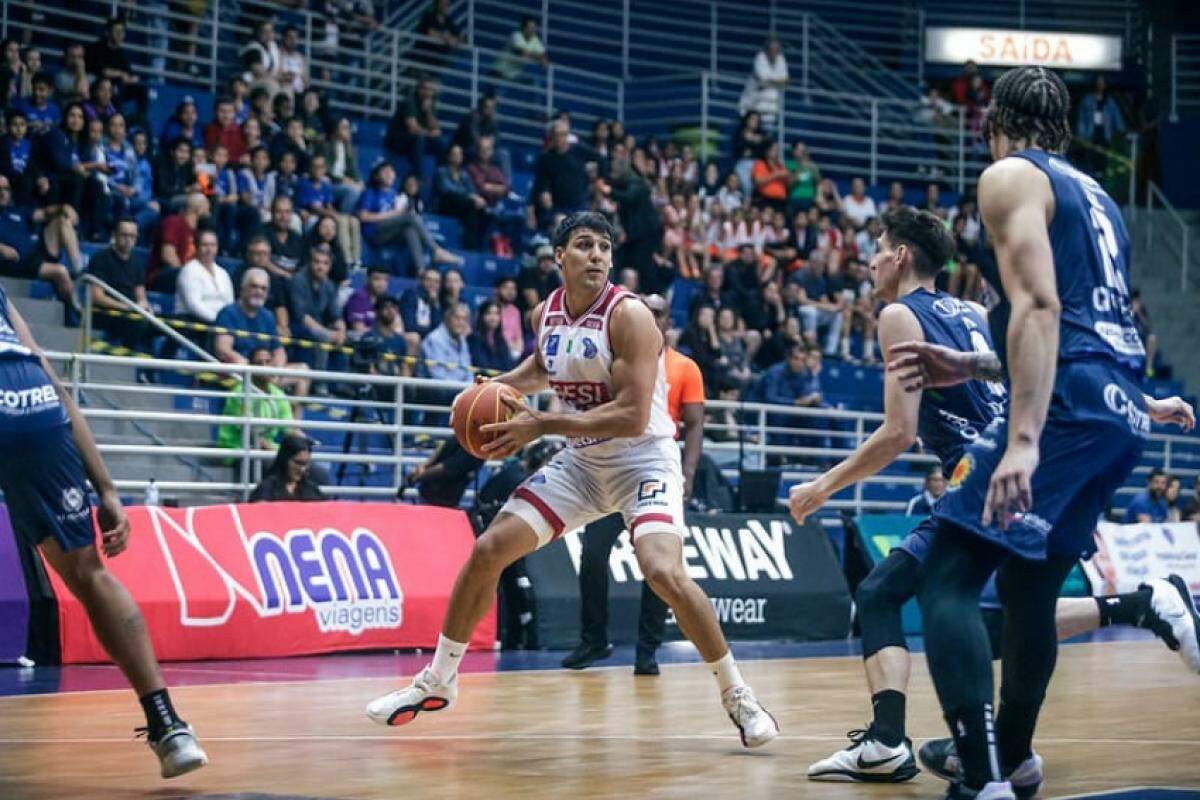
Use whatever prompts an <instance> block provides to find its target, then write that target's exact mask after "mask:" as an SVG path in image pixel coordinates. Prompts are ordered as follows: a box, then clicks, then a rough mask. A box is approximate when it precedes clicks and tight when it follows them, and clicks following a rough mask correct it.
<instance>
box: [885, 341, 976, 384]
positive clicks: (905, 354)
mask: <svg viewBox="0 0 1200 800" xmlns="http://www.w3.org/2000/svg"><path fill="white" fill-rule="evenodd" d="M887 359H888V362H887V369H888V372H896V373H898V376H897V377H899V379H900V384H901V385H902V386H903V387H904V390H905V391H908V392H919V391H921V390H923V389H931V388H936V387H939V386H954V385H956V384H959V383H962V382H963V381H966V380H968V379H969V378H970V377H971V356H970V354H969V353H964V352H961V351H959V350H954V349H952V348H949V347H943V346H942V345H940V344H930V343H929V342H901V343H900V344H897V345H894V346H893V347H892V349H891V350H890V351H889V352H888V354H887Z"/></svg>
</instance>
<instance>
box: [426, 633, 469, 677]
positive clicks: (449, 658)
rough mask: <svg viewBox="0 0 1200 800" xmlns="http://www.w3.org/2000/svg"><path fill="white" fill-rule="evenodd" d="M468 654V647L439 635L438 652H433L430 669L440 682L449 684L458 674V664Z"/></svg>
mask: <svg viewBox="0 0 1200 800" xmlns="http://www.w3.org/2000/svg"><path fill="white" fill-rule="evenodd" d="M466 652H467V645H465V644H464V643H462V642H456V641H454V640H453V639H447V638H446V637H445V636H444V635H443V634H440V633H439V634H438V643H437V650H435V651H433V663H432V664H430V665H429V669H430V671H431V672H433V674H434V676H435V677H436V678H437V679H438V680H439V681H441V682H442V683H449V682H450V681H452V680H454V676H455V675H457V674H458V662H460V661H462V657H463V654H464V653H466Z"/></svg>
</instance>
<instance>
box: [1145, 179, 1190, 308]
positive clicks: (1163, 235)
mask: <svg viewBox="0 0 1200 800" xmlns="http://www.w3.org/2000/svg"><path fill="white" fill-rule="evenodd" d="M1156 202H1157V204H1158V205H1159V206H1161V207H1162V210H1163V211H1165V212H1166V219H1168V220H1170V221H1171V224H1170V225H1168V226H1163V228H1164V229H1162V230H1158V231H1156V230H1155V227H1156V226H1155V224H1154V222H1155V219H1156V217H1157V215H1156V214H1154V213H1153V212H1154V207H1155V203H1156ZM1175 232H1178V234H1179V235H1178V238H1175V237H1174V236H1173V235H1171V234H1174V233H1175ZM1156 233H1158V235H1157V236H1156V235H1155V234H1156ZM1190 237H1191V229H1190V228H1189V226H1188V224H1187V220H1185V219H1184V218H1183V217H1182V216H1181V215H1180V214H1179V212H1178V211H1177V210H1176V209H1175V206H1173V205H1171V201H1169V200H1167V197H1166V195H1164V194H1163V193H1162V189H1160V188H1159V187H1158V184H1157V183H1154V182H1153V181H1150V182H1149V183H1147V184H1146V247H1147V248H1150V247H1151V246H1152V244H1153V243H1154V242H1161V243H1163V244H1166V245H1167V246H1168V247H1170V248H1171V249H1172V250H1174V251H1175V252H1176V253H1178V254H1179V288H1180V290H1182V291H1184V292H1186V291H1187V290H1188V266H1189V262H1190V254H1189V253H1188V243H1189V242H1188V240H1189V239H1190Z"/></svg>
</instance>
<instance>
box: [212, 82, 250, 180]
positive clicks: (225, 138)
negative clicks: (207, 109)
mask: <svg viewBox="0 0 1200 800" xmlns="http://www.w3.org/2000/svg"><path fill="white" fill-rule="evenodd" d="M236 116H237V110H236V108H235V107H234V105H233V100H232V99H231V98H228V97H222V98H220V99H218V100H217V104H216V111H215V118H214V119H213V121H212V122H210V123H208V125H206V126H205V127H204V146H205V147H206V148H207V149H208V152H210V153H211V152H212V151H213V150H215V149H216V147H217V145H218V144H223V145H225V149H226V150H228V151H229V161H230V162H231V163H233V164H240V163H241V161H242V156H243V155H245V154H246V140H245V139H244V138H242V129H241V127H239V126H238V124H237V121H236Z"/></svg>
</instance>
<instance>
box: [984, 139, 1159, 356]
mask: <svg viewBox="0 0 1200 800" xmlns="http://www.w3.org/2000/svg"><path fill="white" fill-rule="evenodd" d="M1011 157H1012V158H1021V159H1024V160H1026V161H1028V162H1029V163H1031V164H1033V165H1034V166H1036V167H1037V168H1038V169H1040V170H1041V171H1042V172H1043V173H1044V174H1045V175H1046V177H1047V178H1048V179H1049V180H1050V188H1051V190H1052V191H1053V192H1054V219H1053V221H1051V223H1050V229H1049V234H1050V245H1051V248H1052V250H1053V253H1054V273H1055V280H1056V282H1057V285H1058V296H1059V299H1060V300H1061V302H1062V317H1061V320H1060V322H1059V339H1058V360H1059V363H1060V364H1061V363H1062V362H1065V361H1073V360H1078V359H1081V358H1094V357H1097V356H1099V357H1102V358H1108V359H1111V360H1113V361H1115V362H1116V363H1118V364H1120V365H1121V366H1123V367H1125V368H1127V369H1130V370H1133V371H1135V372H1137V373H1140V372H1141V371H1142V369H1143V368H1144V366H1145V360H1146V351H1145V348H1144V347H1143V346H1142V339H1141V337H1140V336H1139V335H1138V332H1137V327H1136V326H1135V325H1134V320H1133V308H1132V304H1131V302H1130V299H1129V259H1130V243H1129V233H1128V231H1127V230H1126V229H1125V222H1124V220H1123V219H1122V218H1121V212H1120V210H1119V209H1118V208H1117V204H1116V203H1114V202H1113V200H1112V198H1111V197H1109V196H1108V195H1107V194H1106V193H1105V191H1104V189H1102V188H1101V187H1100V184H1098V183H1096V181H1095V180H1093V179H1092V178H1091V177H1089V176H1088V175H1085V174H1083V173H1082V172H1080V171H1079V170H1077V169H1075V168H1074V167H1072V166H1071V165H1070V164H1069V163H1068V162H1067V160H1066V159H1065V158H1063V157H1062V156H1058V155H1054V154H1053V153H1047V152H1046V151H1044V150H1022V151H1021V152H1019V153H1014V154H1013V155H1012V156H1011ZM988 261H990V262H992V263H986V262H988ZM980 267H981V271H982V272H983V275H984V277H985V278H986V279H987V281H988V283H990V284H992V286H994V287H996V288H997V290H1001V291H1002V287H1001V283H1000V280H999V274H998V272H999V269H998V268H997V267H996V266H995V262H994V259H984V263H981V265H980ZM994 313H995V317H996V321H997V324H998V325H1003V326H1004V328H1007V320H1008V304H1007V302H1004V303H1003V304H1002V307H1001V308H999V309H997V310H995V311H994ZM992 332H993V333H994V334H995V335H996V337H997V338H1002V337H1001V335H1000V330H997V328H996V327H993V328H992ZM1000 355H1001V358H1002V360H1003V358H1004V356H1005V353H1004V352H1003V350H1001V352H1000Z"/></svg>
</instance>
